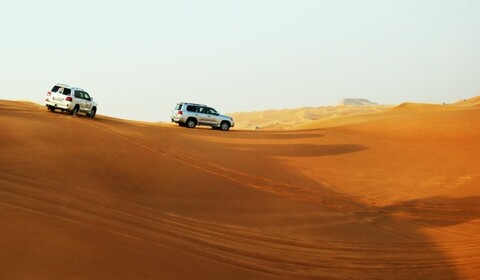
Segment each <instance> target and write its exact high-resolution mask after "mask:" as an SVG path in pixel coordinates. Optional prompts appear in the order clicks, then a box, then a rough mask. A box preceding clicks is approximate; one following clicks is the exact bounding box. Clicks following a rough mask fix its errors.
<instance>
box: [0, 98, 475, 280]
mask: <svg viewBox="0 0 480 280" xmlns="http://www.w3.org/2000/svg"><path fill="white" fill-rule="evenodd" d="M478 102H479V99H478V98H476V99H475V98H474V99H472V100H469V101H463V102H460V103H461V104H452V105H447V106H435V105H428V104H402V105H399V106H396V107H391V108H382V110H378V111H377V110H376V111H375V112H363V113H362V114H359V115H358V114H356V113H351V112H347V111H345V114H344V115H342V116H330V117H328V118H326V119H322V120H318V119H317V120H313V119H314V118H313V117H308V116H309V114H314V112H309V111H308V110H304V111H303V113H299V115H300V118H304V119H309V121H308V122H307V121H306V122H304V123H303V124H302V125H301V126H300V125H298V126H297V127H299V128H300V129H297V130H288V131H241V130H238V129H237V130H232V131H230V132H228V133H225V132H221V131H215V130H210V129H193V130H190V129H186V128H180V127H176V126H171V125H168V124H152V123H142V122H133V121H126V120H119V119H114V118H108V117H104V116H99V117H98V118H95V119H89V118H86V117H82V116H78V117H72V116H68V115H65V114H61V113H50V112H47V111H46V109H45V108H43V107H42V106H39V105H35V104H32V103H28V102H13V101H0V127H1V129H0V162H1V163H2V164H1V165H0V244H1V245H0V275H1V277H0V278H1V279H479V278H480V276H479V275H480V235H479V234H478V233H479V232H480V188H479V187H478V186H479V185H480V146H479V145H478V143H479V140H480V129H478V128H479V125H478V124H479V123H480V110H479V108H478ZM277 113H278V116H282V114H290V113H291V112H287V111H285V112H280V111H279V112H277ZM277 113H275V114H277ZM260 115H261V114H260ZM264 117H266V115H264ZM284 117H285V116H284ZM239 118H241V115H238V116H236V121H238V119H239ZM272 119H275V117H274V116H272ZM277 121H278V120H277Z"/></svg>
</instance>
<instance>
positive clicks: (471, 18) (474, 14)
mask: <svg viewBox="0 0 480 280" xmlns="http://www.w3.org/2000/svg"><path fill="white" fill-rule="evenodd" d="M478 14H480V1H467V0H463V1H453V0H452V1H433V0H429V1H426V0H425V1H411V0H409V1H401V2H400V1H380V0H376V1H313V0H309V1H228V2H227V1H210V0H209V1H153V0H149V1H146V0H140V1H101V2H97V1H91V0H86V1H82V2H66V1H59V0H55V1H54V0H47V1H41V2H36V1H15V2H8V3H4V4H3V5H2V10H1V11H0V23H1V26H2V27H1V28H2V33H1V35H0V36H1V38H2V44H0V52H1V54H2V62H1V63H0V69H1V71H2V73H3V75H2V78H1V79H0V99H13V100H28V101H33V102H37V103H42V102H43V99H44V98H45V94H46V92H47V91H48V90H49V89H50V88H51V87H52V86H53V84H55V83H66V84H69V85H72V86H77V87H81V88H84V89H85V90H86V91H88V92H89V93H90V94H91V95H92V96H93V97H94V98H95V99H96V100H97V102H98V103H99V112H98V113H99V114H105V115H110V116H114V117H121V118H126V119H134V120H144V121H160V120H161V121H165V120H168V118H169V115H170V111H171V110H172V108H173V107H174V105H175V103H177V102H180V101H188V102H198V103H204V104H208V105H210V106H212V107H214V108H216V109H217V110H219V111H220V112H222V113H227V112H240V111H255V110H266V109H282V108H295V107H305V106H308V107H317V106H328V105H334V104H337V103H338V102H339V101H340V100H341V99H342V98H365V99H368V100H370V101H372V102H375V103H379V104H399V103H401V102H404V101H411V102H426V103H443V102H447V103H451V102H455V101H457V100H461V99H466V98H470V97H473V96H476V95H479V94H480V79H479V78H478V73H479V69H480V52H479V51H478V50H479V49H480V35H479V34H480V33H479V32H478V31H479V30H480V18H479V17H478Z"/></svg>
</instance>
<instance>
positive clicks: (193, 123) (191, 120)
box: [185, 118, 197, 128]
mask: <svg viewBox="0 0 480 280" xmlns="http://www.w3.org/2000/svg"><path fill="white" fill-rule="evenodd" d="M185 124H186V125H187V127H188V128H195V126H196V125H197V121H196V120H195V119H194V118H189V119H188V120H187V122H186V123H185Z"/></svg>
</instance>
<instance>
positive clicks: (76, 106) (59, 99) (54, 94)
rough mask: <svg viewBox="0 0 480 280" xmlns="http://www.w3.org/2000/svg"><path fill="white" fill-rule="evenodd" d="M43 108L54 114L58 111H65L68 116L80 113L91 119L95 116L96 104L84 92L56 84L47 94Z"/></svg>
mask: <svg viewBox="0 0 480 280" xmlns="http://www.w3.org/2000/svg"><path fill="white" fill-rule="evenodd" d="M45 106H47V109H48V110H49V111H52V112H54V111H55V110H57V109H58V110H61V111H67V112H68V113H69V114H70V115H77V114H78V112H82V113H85V114H86V115H87V117H90V118H93V117H95V115H96V114H97V102H95V101H93V98H92V97H90V95H89V94H88V93H87V92H86V91H84V90H83V89H81V88H76V87H71V86H68V85H63V84H56V85H55V86H53V88H52V90H50V91H49V92H47V98H46V99H45Z"/></svg>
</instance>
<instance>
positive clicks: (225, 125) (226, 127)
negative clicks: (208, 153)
mask: <svg viewBox="0 0 480 280" xmlns="http://www.w3.org/2000/svg"><path fill="white" fill-rule="evenodd" d="M220 129H221V130H223V131H227V130H229V129H230V123H228V122H222V123H221V124H220Z"/></svg>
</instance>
